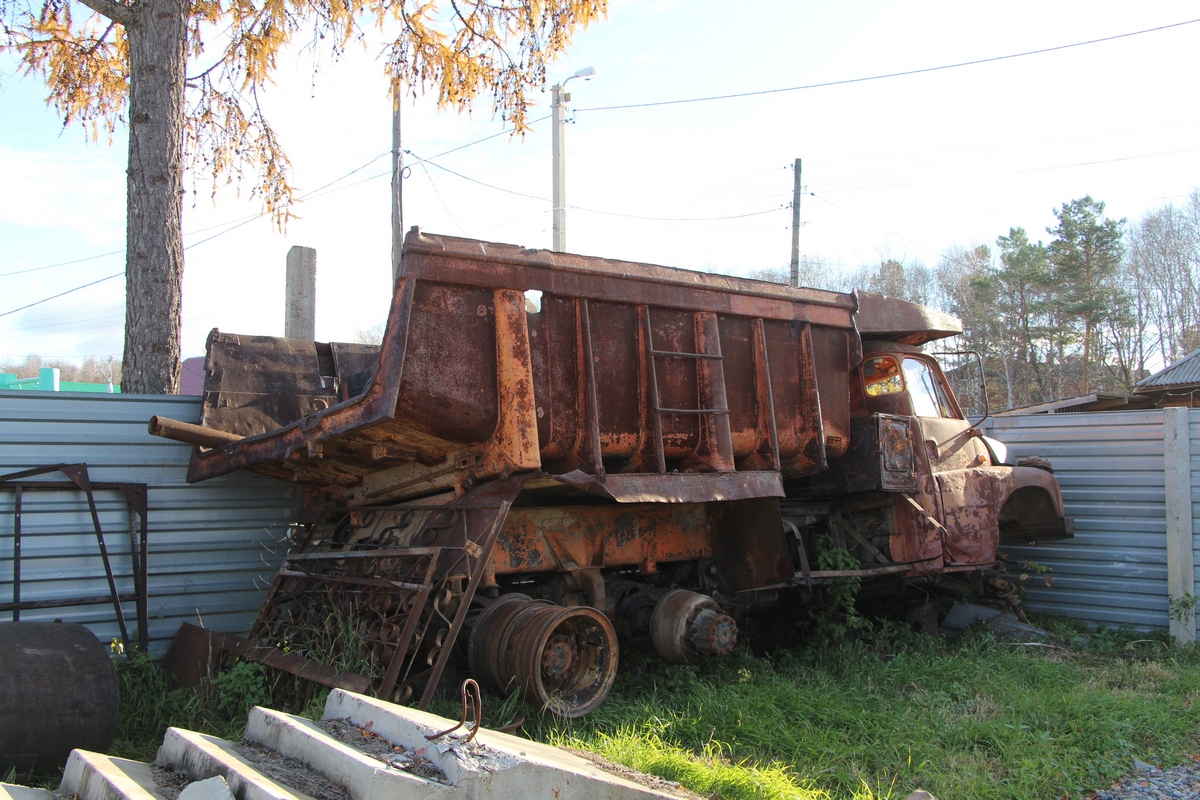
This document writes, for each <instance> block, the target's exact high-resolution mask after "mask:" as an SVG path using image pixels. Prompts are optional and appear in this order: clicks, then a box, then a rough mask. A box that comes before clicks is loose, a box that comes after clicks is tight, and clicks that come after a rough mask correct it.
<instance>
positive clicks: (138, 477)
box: [0, 391, 295, 656]
mask: <svg viewBox="0 0 1200 800" xmlns="http://www.w3.org/2000/svg"><path fill="white" fill-rule="evenodd" d="M154 414H161V415H163V416H167V417H172V418H174V419H180V420H187V421H192V422H195V421H196V420H197V419H198V418H199V414H200V401H199V399H198V398H195V397H159V396H146V395H80V394H54V393H47V392H15V391H6V392H0V442H2V444H0V475H5V474H9V473H12V472H17V471H20V470H25V469H30V468H33V467H39V466H44V465H51V464H59V463H79V462H83V463H86V464H87V468H88V474H89V476H90V478H91V480H92V481H113V482H127V483H144V484H147V485H148V492H147V500H148V503H147V505H148V523H149V555H148V558H147V565H148V592H147V597H148V608H149V619H150V625H149V635H150V651H151V653H152V654H154V655H156V656H161V654H162V653H163V652H164V651H165V649H166V646H167V644H168V643H169V642H170V639H171V637H173V636H174V635H175V631H176V630H177V629H178V627H179V623H180V622H181V621H182V620H190V621H192V622H202V623H203V624H204V625H206V626H208V627H212V628H216V629H218V630H223V631H242V632H244V631H246V630H247V629H248V628H249V626H250V624H251V623H252V621H253V619H254V616H255V614H256V612H257V611H258V607H259V605H260V603H261V602H262V597H263V590H264V589H265V587H266V586H267V585H268V583H269V582H270V580H271V578H272V577H273V574H274V572H275V570H276V569H277V567H278V556H277V554H281V552H282V547H281V542H282V540H283V539H284V537H286V535H287V533H288V524H289V523H290V521H291V509H292V507H293V505H294V502H295V495H294V493H293V490H292V487H291V486H290V485H289V484H285V483H283V482H281V481H276V480H272V479H270V478H263V477H260V476H256V475H252V474H249V473H245V474H239V475H234V476H230V477H227V478H222V479H218V480H214V481H206V482H204V483H200V484H188V483H187V482H186V480H185V476H186V473H187V463H188V458H189V455H190V452H191V448H190V447H189V446H188V445H183V444H178V443H175V442H170V441H167V440H165V439H159V438H156V437H153V436H150V435H149V434H148V433H147V432H146V423H147V420H149V418H150V417H151V416H152V415H154ZM38 479H39V480H60V479H63V476H62V475H60V474H57V473H50V474H47V475H44V476H39V478H38ZM22 494H23V497H22V514H21V563H20V597H21V600H22V601H38V600H61V599H64V598H82V597H92V596H99V595H108V594H109V587H108V582H107V580H106V578H105V574H104V569H103V565H102V561H101V559H100V554H99V546H98V544H97V541H96V535H95V532H94V528H93V525H92V519H91V516H90V514H89V511H88V507H87V502H86V496H85V495H84V494H83V493H82V492H80V491H76V490H74V489H72V490H63V491H58V490H54V491H48V492H47V491H38V492H32V491H29V492H23V493H22ZM95 497H96V502H97V506H98V510H99V516H100V522H101V526H102V528H103V530H104V540H105V544H106V546H107V549H108V552H109V555H110V558H111V561H112V566H113V571H114V573H115V577H116V583H117V589H118V592H120V593H122V594H127V593H128V594H132V593H133V591H134V585H133V569H132V559H131V555H130V528H131V524H130V513H129V510H128V506H127V504H126V502H125V499H124V497H123V496H122V495H121V494H120V493H119V492H116V491H112V490H105V491H97V492H96V493H95ZM13 512H14V495H13V492H11V491H3V492H0V603H5V602H11V600H12V597H13V589H14V582H13V577H14V566H15V560H14V530H15V529H14V525H15V518H14V513H13ZM122 608H123V611H124V615H125V618H126V620H127V624H128V627H129V632H130V635H131V636H132V635H134V633H135V630H136V614H135V609H134V604H133V603H131V602H130V603H123V604H122ZM10 618H11V617H10V614H9V613H0V620H7V619H10ZM20 619H21V620H22V621H48V620H53V619H63V620H65V621H69V622H79V623H82V624H84V625H87V626H88V627H89V628H90V629H91V630H92V631H93V632H94V633H95V634H96V635H97V636H99V637H100V639H101V640H102V641H109V640H111V639H113V638H116V637H118V636H119V628H118V625H117V618H116V613H115V611H114V609H113V607H112V604H111V603H108V604H89V605H81V606H69V607H60V608H46V609H26V610H23V611H21V612H20Z"/></svg>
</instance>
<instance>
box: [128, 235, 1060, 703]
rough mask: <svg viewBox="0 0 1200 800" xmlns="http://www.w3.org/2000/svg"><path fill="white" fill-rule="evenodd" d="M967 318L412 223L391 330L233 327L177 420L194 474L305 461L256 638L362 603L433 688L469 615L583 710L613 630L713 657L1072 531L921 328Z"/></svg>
mask: <svg viewBox="0 0 1200 800" xmlns="http://www.w3.org/2000/svg"><path fill="white" fill-rule="evenodd" d="M958 332H960V326H959V323H958V321H957V320H955V319H954V318H952V317H949V316H946V315H944V314H941V313H939V312H936V311H933V310H931V309H927V308H924V307H921V306H918V305H915V304H912V303H907V302H904V301H899V300H894V299H891V298H886V297H882V296H878V295H870V294H865V293H855V294H842V293H837V292H828V291H820V290H814V289H793V288H788V287H784V286H779V285H775V284H769V283H763V282H758V281H748V280H741V279H736V278H730V277H725V276H718V275H709V274H701V273H696V272H689V271H684V270H676V269H670V268H667V267H658V266H653V265H647V264H634V263H628V262H618V261H609V260H605V259H599V258H590V257H583V256H577V255H571V254H564V253H552V252H548V251H543V250H527V249H524V248H520V247H516V246H512V245H501V244H493V243H487V242H480V241H475V240H467V239H458V238H452V237H439V236H430V235H426V234H423V233H421V232H419V231H416V230H414V231H413V232H412V233H410V234H409V236H408V238H407V240H406V243H405V250H404V269H403V272H402V274H401V277H400V278H399V279H398V280H397V283H396V289H395V293H394V297H393V303H392V307H391V312H390V316H389V319H388V323H387V328H386V332H385V335H384V339H383V342H382V345H381V346H380V347H379V348H378V350H377V351H376V350H375V349H374V348H371V347H368V346H363V345H343V344H336V343H335V344H323V343H317V342H305V341H298V340H287V339H277V338H273V337H246V336H237V335H231V334H226V333H220V332H217V331H214V332H213V334H212V335H211V337H210V339H209V350H208V356H207V360H206V383H205V391H204V404H203V411H202V417H201V424H200V425H199V426H195V425H187V424H185V423H178V422H174V421H171V420H162V419H157V418H156V419H155V420H152V423H151V429H152V430H153V431H155V432H157V433H159V434H161V435H166V436H170V437H172V438H178V439H181V440H184V441H189V442H192V443H194V444H196V445H197V447H196V450H195V452H194V456H193V459H192V463H191V468H190V472H189V480H203V479H206V478H210V477H214V476H217V475H223V474H226V473H229V472H232V471H234V470H237V469H249V470H253V471H256V472H260V473H263V474H266V475H271V476H274V477H277V478H281V479H284V480H289V481H293V482H295V483H298V484H300V485H301V486H303V487H304V492H305V498H306V508H307V509H308V510H309V519H310V521H311V525H309V527H308V528H306V531H307V533H306V536H305V538H304V540H303V541H301V542H298V543H297V544H298V547H297V549H296V551H295V552H294V554H293V555H292V556H291V557H290V558H289V564H288V565H287V566H285V568H284V569H283V570H282V571H281V572H280V575H279V577H278V578H277V580H276V583H275V586H274V587H272V591H271V594H270V597H269V598H268V601H267V604H266V606H264V611H263V614H262V615H261V616H260V623H259V626H260V631H259V633H260V634H263V635H271V636H278V635H280V632H281V631H284V633H285V634H286V631H287V630H291V629H293V628H297V627H298V626H299V625H300V622H301V620H302V618H306V619H307V618H309V617H314V615H316V614H317V613H318V609H325V610H326V611H328V610H329V609H331V608H332V609H335V610H338V613H340V614H342V615H343V616H345V617H347V619H352V620H353V622H352V625H355V626H358V627H359V628H361V635H362V636H363V638H364V641H366V642H368V643H369V648H370V649H371V652H372V653H373V657H374V658H375V659H376V660H377V661H378V662H379V663H380V664H381V671H383V672H384V673H385V675H384V680H383V681H382V685H381V686H380V687H379V691H380V693H381V696H389V697H395V698H396V699H401V700H403V699H406V698H407V697H408V696H409V694H410V693H412V692H413V691H414V690H419V691H422V695H421V700H422V703H423V704H424V703H428V699H429V697H431V694H430V693H431V692H432V691H433V687H434V685H435V684H436V682H437V679H438V678H439V677H440V675H441V674H442V671H443V669H444V668H445V667H446V665H447V663H449V662H450V661H451V660H452V659H453V658H455V656H453V655H452V651H454V645H455V642H456V641H457V640H459V638H460V635H462V636H464V637H466V639H467V640H468V648H467V649H468V650H469V653H470V655H469V658H468V659H467V660H468V662H469V663H468V668H469V670H470V671H471V672H472V674H476V675H478V676H481V677H482V678H483V679H484V680H487V681H488V682H490V683H491V684H492V685H493V687H494V688H498V689H500V688H504V687H505V685H506V684H507V682H508V681H509V680H510V679H514V680H516V681H517V683H518V684H519V685H520V687H521V688H522V689H523V690H524V692H525V693H526V695H527V696H529V697H531V698H533V699H535V700H537V701H539V702H541V703H543V704H545V705H547V706H549V707H551V708H553V709H554V710H556V711H557V712H558V713H562V714H564V715H566V716H578V715H579V714H582V713H586V712H587V711H589V710H591V709H592V708H594V707H595V706H596V705H597V704H598V703H599V702H600V701H602V700H603V697H604V695H605V694H606V693H607V691H608V686H609V685H611V680H612V673H613V671H614V670H615V668H616V648H617V633H620V634H622V635H628V636H636V635H639V634H643V635H648V636H650V637H651V638H652V640H653V642H654V645H655V647H656V648H657V649H658V651H659V653H660V654H662V655H663V656H664V657H665V658H668V659H670V660H674V661H684V662H686V661H695V660H700V659H703V658H707V657H711V656H714V655H720V654H722V653H724V652H728V650H729V649H730V648H732V646H733V643H734V642H735V641H736V639H737V629H738V624H739V622H743V621H744V620H746V619H748V618H750V617H753V616H754V615H755V614H757V613H771V611H770V609H772V608H777V607H779V606H780V604H784V605H787V604H795V603H796V602H804V601H806V600H807V599H810V598H811V597H812V596H813V592H814V590H815V591H817V592H818V593H819V588H820V585H821V582H822V581H824V580H829V579H834V578H839V577H846V576H847V575H851V576H857V577H862V578H873V577H881V576H890V577H891V578H895V579H903V580H907V581H919V580H923V579H928V578H929V577H930V576H933V575H938V574H942V573H947V572H966V571H978V570H980V569H985V568H990V567H992V566H994V565H995V563H996V560H997V548H998V545H999V541H1000V539H1001V537H1003V536H1016V537H1028V538H1048V537H1055V536H1065V535H1069V532H1070V530H1069V522H1068V521H1067V520H1066V519H1065V517H1064V514H1063V508H1062V500H1061V496H1060V494H1059V491H1058V487H1057V484H1056V483H1055V482H1054V479H1053V476H1052V475H1051V474H1050V473H1048V472H1047V471H1045V470H1042V469H1037V468H1033V467H1020V466H1017V467H1013V466H1006V465H1003V464H997V463H994V461H995V458H994V455H993V453H992V452H991V450H990V449H989V447H988V445H987V443H986V442H985V441H984V439H983V437H981V436H980V435H979V434H978V431H977V430H976V429H975V428H973V427H972V426H971V425H970V424H969V423H968V422H967V421H966V420H965V419H964V418H963V416H962V413H961V411H960V410H959V408H958V406H957V403H956V401H955V400H954V397H953V394H952V393H951V392H950V390H949V388H948V386H947V384H946V383H945V380H944V377H943V376H942V375H941V371H940V368H939V367H938V366H937V363H936V362H935V361H934V360H933V359H931V358H930V357H929V356H926V355H924V354H922V353H921V352H920V350H919V349H918V346H919V345H921V344H924V343H925V342H929V341H933V340H936V339H939V338H944V337H947V336H952V335H954V334H955V333H958ZM822 547H838V548H841V549H844V550H846V551H847V552H848V553H850V554H851V555H853V556H854V557H855V558H856V559H858V561H859V563H860V565H861V566H860V567H859V568H857V569H841V570H822V569H819V568H818V561H819V559H818V556H819V554H820V551H821V549H822ZM317 596H320V597H321V598H322V600H321V602H320V603H316V602H314V600H313V598H314V597H317ZM801 597H802V598H803V599H801V600H797V598H801ZM308 621H310V622H311V619H309V620H308ZM289 626H290V627H289ZM458 658H460V660H461V655H460V656H458Z"/></svg>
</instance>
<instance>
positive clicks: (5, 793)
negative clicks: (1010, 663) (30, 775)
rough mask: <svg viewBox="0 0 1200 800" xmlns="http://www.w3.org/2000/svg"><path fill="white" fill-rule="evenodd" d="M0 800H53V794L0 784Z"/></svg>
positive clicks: (12, 784)
mask: <svg viewBox="0 0 1200 800" xmlns="http://www.w3.org/2000/svg"><path fill="white" fill-rule="evenodd" d="M0 800H54V794H53V793H52V792H49V791H47V790H46V789H31V788H30V787H28V786H18V785H16V784H15V783H0Z"/></svg>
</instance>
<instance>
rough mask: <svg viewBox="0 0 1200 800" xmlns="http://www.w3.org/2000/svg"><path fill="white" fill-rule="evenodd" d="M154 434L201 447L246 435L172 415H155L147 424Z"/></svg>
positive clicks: (238, 438) (232, 440)
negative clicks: (207, 426) (195, 423)
mask: <svg viewBox="0 0 1200 800" xmlns="http://www.w3.org/2000/svg"><path fill="white" fill-rule="evenodd" d="M147 429H148V430H149V431H150V433H151V435H153V436H161V437H162V438H164V439H174V440H175V441H177V442H184V443H186V444H194V445H199V446H200V447H220V446H222V445H226V444H229V443H230V442H240V441H241V440H242V439H245V438H246V437H245V436H239V435H238V434H236V433H229V432H228V431H219V430H217V429H216V428H205V427H204V426H203V425H193V424H192V423H190V422H180V421H179V420H177V419H171V418H170V417H160V416H157V415H156V416H153V417H151V418H150V424H149V425H148V426H147Z"/></svg>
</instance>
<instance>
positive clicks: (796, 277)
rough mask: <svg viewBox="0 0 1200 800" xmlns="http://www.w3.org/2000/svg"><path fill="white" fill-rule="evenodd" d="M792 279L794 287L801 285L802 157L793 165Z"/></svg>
mask: <svg viewBox="0 0 1200 800" xmlns="http://www.w3.org/2000/svg"><path fill="white" fill-rule="evenodd" d="M792 172H793V175H792V178H793V179H794V181H795V185H794V187H793V188H792V279H791V281H790V284H791V287H792V288H793V289H795V288H797V287H798V286H799V285H800V159H798V158H797V159H796V163H795V164H794V165H793V166H792Z"/></svg>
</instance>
